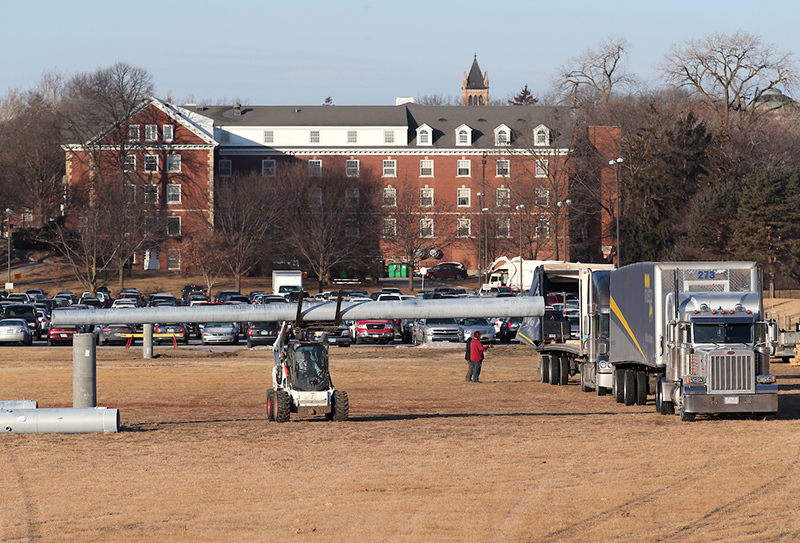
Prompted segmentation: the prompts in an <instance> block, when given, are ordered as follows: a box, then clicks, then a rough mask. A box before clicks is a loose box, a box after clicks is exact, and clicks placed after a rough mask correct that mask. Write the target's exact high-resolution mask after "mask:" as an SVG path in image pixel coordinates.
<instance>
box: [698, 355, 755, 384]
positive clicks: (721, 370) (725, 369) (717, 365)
mask: <svg viewBox="0 0 800 543" xmlns="http://www.w3.org/2000/svg"><path fill="white" fill-rule="evenodd" d="M709 359H710V360H711V367H710V368H709V372H708V373H709V392H711V393H714V392H722V393H725V392H741V393H746V392H755V368H754V366H753V362H754V357H753V353H749V352H744V353H734V354H727V353H720V352H717V353H711V355H710V357H709Z"/></svg>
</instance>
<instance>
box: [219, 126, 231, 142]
mask: <svg viewBox="0 0 800 543" xmlns="http://www.w3.org/2000/svg"><path fill="white" fill-rule="evenodd" d="M219 142H220V143H230V142H231V133H230V132H228V131H227V130H222V129H220V131H219Z"/></svg>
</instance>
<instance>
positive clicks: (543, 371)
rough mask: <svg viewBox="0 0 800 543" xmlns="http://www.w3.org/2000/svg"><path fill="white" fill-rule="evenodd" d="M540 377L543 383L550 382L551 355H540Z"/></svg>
mask: <svg viewBox="0 0 800 543" xmlns="http://www.w3.org/2000/svg"><path fill="white" fill-rule="evenodd" d="M539 379H540V380H541V381H542V383H549V382H550V355H549V354H542V355H539Z"/></svg>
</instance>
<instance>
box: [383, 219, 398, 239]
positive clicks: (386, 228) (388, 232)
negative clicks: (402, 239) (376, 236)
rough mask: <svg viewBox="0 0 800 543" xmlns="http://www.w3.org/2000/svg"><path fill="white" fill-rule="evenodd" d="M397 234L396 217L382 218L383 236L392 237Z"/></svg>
mask: <svg viewBox="0 0 800 543" xmlns="http://www.w3.org/2000/svg"><path fill="white" fill-rule="evenodd" d="M396 235H397V219H383V237H385V238H393V237H395V236H396Z"/></svg>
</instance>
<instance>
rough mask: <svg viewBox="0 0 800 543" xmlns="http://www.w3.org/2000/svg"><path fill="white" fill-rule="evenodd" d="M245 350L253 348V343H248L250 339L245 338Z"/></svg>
mask: <svg viewBox="0 0 800 543" xmlns="http://www.w3.org/2000/svg"><path fill="white" fill-rule="evenodd" d="M247 348H248V349H252V348H253V342H252V341H250V338H247Z"/></svg>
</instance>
